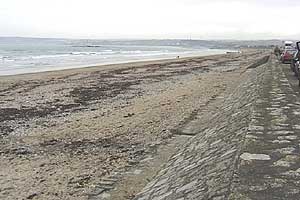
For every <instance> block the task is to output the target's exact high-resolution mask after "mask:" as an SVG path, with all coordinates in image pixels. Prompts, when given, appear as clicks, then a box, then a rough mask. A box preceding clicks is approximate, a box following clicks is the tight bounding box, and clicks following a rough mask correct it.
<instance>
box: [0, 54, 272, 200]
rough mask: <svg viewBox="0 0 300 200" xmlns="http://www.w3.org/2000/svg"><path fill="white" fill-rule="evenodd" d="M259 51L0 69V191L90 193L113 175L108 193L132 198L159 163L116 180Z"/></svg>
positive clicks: (234, 79)
mask: <svg viewBox="0 0 300 200" xmlns="http://www.w3.org/2000/svg"><path fill="white" fill-rule="evenodd" d="M267 54H268V51H263V50H246V51H244V52H243V53H240V54H239V53H232V54H226V55H215V56H205V57H192V58H184V59H174V60H164V61H149V62H137V63H127V64H118V65H107V66H101V67H100V66H98V67H89V68H80V69H72V70H62V71H54V72H43V73H36V74H25V75H16V76H5V77H1V78H0V122H1V123H0V137H1V140H0V154H1V158H0V199H2V198H3V199H26V198H27V199H92V198H93V197H94V196H97V195H98V194H100V193H102V192H103V191H105V192H109V191H110V190H112V189H114V188H115V185H117V184H121V183H124V184H126V186H120V187H119V188H122V189H121V190H120V192H118V191H115V192H114V193H115V194H111V195H115V198H114V199H131V198H133V197H134V195H135V194H136V193H137V192H139V189H141V188H142V187H143V186H144V185H145V184H146V183H147V180H146V178H151V176H152V175H153V174H155V172H156V170H155V168H159V164H157V165H156V166H154V167H153V170H152V171H151V173H149V174H148V175H147V176H146V175H145V176H143V174H142V175H139V176H138V174H140V173H136V174H137V176H138V177H139V181H136V180H131V181H128V180H127V181H126V178H125V174H126V172H128V171H130V170H131V169H132V168H134V166H136V165H138V164H139V162H140V161H141V160H143V159H145V158H147V157H148V156H149V155H153V156H155V154H157V150H158V149H160V148H163V147H164V146H167V145H168V144H171V143H172V142H173V141H174V140H175V138H176V135H177V134H178V130H180V126H181V124H183V123H185V122H186V121H188V120H189V119H190V118H191V117H192V116H193V114H194V113H195V111H199V109H200V108H202V107H203V105H208V104H209V102H210V101H211V100H212V99H214V98H216V97H217V96H218V95H220V94H222V93H225V92H227V93H228V92H230V90H231V89H232V88H234V87H235V85H236V84H239V83H240V82H241V81H243V80H242V79H241V74H242V73H243V72H244V71H245V70H246V69H247V67H249V66H251V65H252V64H253V63H256V62H257V60H259V59H260V58H261V57H263V56H265V55H267ZM203 116H205V114H203ZM206 119H208V118H205V117H204V119H203V120H204V122H205V120H206ZM206 123H207V121H206ZM167 149H168V148H167ZM175 150H176V148H175V147H170V148H169V150H166V151H168V152H166V154H165V158H164V159H165V160H167V159H168V156H169V155H171V154H172V152H173V151H175ZM158 154H159V153H158ZM164 159H162V160H164ZM162 164H163V163H162ZM145 173H146V172H145ZM131 179H132V178H131ZM133 179H134V178H133ZM129 180H130V179H129ZM137 182H139V185H138V186H136V185H135V187H132V185H131V184H135V183H137Z"/></svg>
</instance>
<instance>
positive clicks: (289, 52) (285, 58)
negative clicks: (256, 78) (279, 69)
mask: <svg viewBox="0 0 300 200" xmlns="http://www.w3.org/2000/svg"><path fill="white" fill-rule="evenodd" d="M295 53H296V49H285V50H284V51H283V53H282V54H281V58H280V60H281V62H282V63H290V62H291V61H292V59H293V57H294V54H295Z"/></svg>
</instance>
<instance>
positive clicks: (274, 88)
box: [135, 56, 300, 200]
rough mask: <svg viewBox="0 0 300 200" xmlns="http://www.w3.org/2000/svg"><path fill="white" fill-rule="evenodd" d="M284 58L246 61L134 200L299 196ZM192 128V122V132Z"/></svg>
mask: <svg viewBox="0 0 300 200" xmlns="http://www.w3.org/2000/svg"><path fill="white" fill-rule="evenodd" d="M288 68H289V66H288V65H282V64H279V62H278V61H277V60H276V59H275V57H272V56H271V58H270V59H269V61H268V62H267V63H266V64H263V65H261V66H252V67H250V68H248V69H247V70H246V71H245V72H244V73H242V74H241V76H245V81H244V82H243V83H242V84H241V85H239V86H237V87H236V89H235V91H232V93H231V94H228V95H227V96H226V97H224V99H223V100H222V106H220V107H219V109H218V110H217V111H216V112H215V113H214V115H213V117H212V118H211V119H210V122H209V123H208V125H207V127H206V128H205V129H204V130H203V129H199V126H200V125H199V126H197V121H199V123H200V121H201V120H200V119H201V116H196V117H194V120H192V121H191V122H189V123H187V124H186V125H185V127H183V128H182V130H183V131H187V132H191V133H193V134H194V136H192V137H191V138H190V139H189V141H188V142H187V143H186V144H185V145H184V146H183V147H182V148H180V150H179V151H178V152H177V153H176V154H175V155H173V156H172V157H171V159H170V160H169V161H168V163H167V164H166V165H165V166H164V167H163V169H162V170H160V172H159V173H158V174H157V175H156V177H155V178H154V179H153V180H151V181H150V182H149V183H148V185H147V186H146V187H145V188H144V189H143V190H142V191H141V192H140V193H139V194H138V195H136V197H135V200H192V199H198V200H200V199H204V200H221V199H243V200H251V199H259V200H277V199H295V200H297V199H300V145H299V144H300V100H299V96H298V95H299V92H298V91H297V90H298V88H297V87H295V80H294V78H293V77H290V76H292V75H291V74H290V73H289V72H288ZM197 130H200V131H198V132H197Z"/></svg>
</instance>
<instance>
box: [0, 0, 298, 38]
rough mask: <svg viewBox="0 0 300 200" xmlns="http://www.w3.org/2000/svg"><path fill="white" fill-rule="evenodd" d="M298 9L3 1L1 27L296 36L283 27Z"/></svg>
mask: <svg viewBox="0 0 300 200" xmlns="http://www.w3.org/2000/svg"><path fill="white" fill-rule="evenodd" d="M299 10H300V3H298V2H297V1H283V0H261V1H259V0H247V1H237V0H210V1H206V0H205V1H204V0H179V1H174V0H163V1H162V0H127V1H124V0H88V1H86V0H64V1H61V0H43V1H40V0H26V1H24V0H3V2H1V4H0V26H1V34H3V35H11V36H15V35H17V36H39V37H74V38H79V37H92V38H188V37H190V36H192V37H193V38H201V39H205V38H235V39H238V38H246V37H247V38H249V39H255V38H263V37H265V38H270V37H289V36H291V35H299V34H300V28H298V27H297V26H293V29H290V28H286V27H289V26H290V24H289V23H291V22H292V19H293V18H294V16H293V14H292V13H297V12H298V11H299ZM287 13H288V14H287ZM289 13H290V14H289Z"/></svg>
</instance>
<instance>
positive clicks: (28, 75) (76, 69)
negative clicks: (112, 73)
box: [0, 50, 238, 81]
mask: <svg viewBox="0 0 300 200" xmlns="http://www.w3.org/2000/svg"><path fill="white" fill-rule="evenodd" d="M227 52H233V53H238V51H237V52H234V51H232V50H231V51H229V50H228V51H225V52H223V53H214V54H208V55H188V56H181V57H180V58H176V57H175V58H153V59H145V60H131V61H124V62H122V61H120V62H116V63H103V64H101V63H99V64H92V65H81V66H77V67H76V66H74V67H72V66H70V67H69V68H62V69H54V70H47V71H39V72H28V73H20V74H11V75H0V79H2V80H4V79H11V78H13V79H19V78H21V79H22V78H24V79H28V78H30V79H32V78H39V77H36V76H41V78H42V76H47V77H48V78H49V76H59V75H61V73H63V74H64V75H70V74H73V73H84V72H93V71H102V70H109V69H121V68H124V67H125V68H126V67H132V65H134V67H139V66H143V65H148V64H163V63H168V62H171V63H172V62H177V61H186V60H188V59H193V58H204V57H218V56H223V55H226V54H227ZM2 80H0V81H2Z"/></svg>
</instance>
